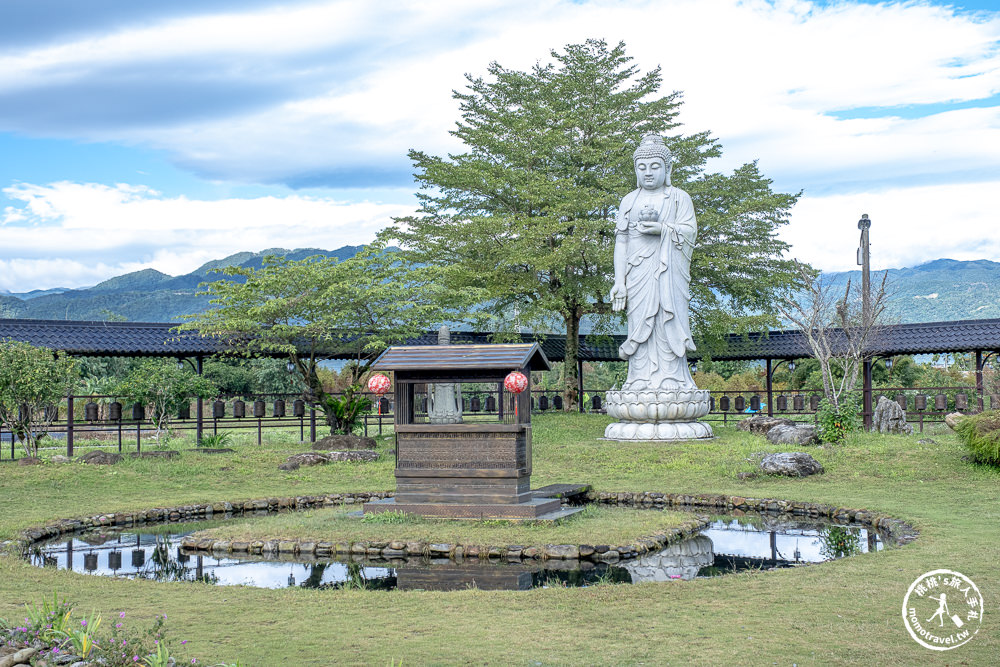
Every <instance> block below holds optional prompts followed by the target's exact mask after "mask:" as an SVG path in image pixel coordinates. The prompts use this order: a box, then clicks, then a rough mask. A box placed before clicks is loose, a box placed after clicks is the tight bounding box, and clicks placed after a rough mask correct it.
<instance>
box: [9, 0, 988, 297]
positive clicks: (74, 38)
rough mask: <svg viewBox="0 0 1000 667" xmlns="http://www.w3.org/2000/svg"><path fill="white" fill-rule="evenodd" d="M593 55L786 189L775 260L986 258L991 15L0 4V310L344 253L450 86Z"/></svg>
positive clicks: (567, 5) (447, 113) (761, 6)
mask: <svg viewBox="0 0 1000 667" xmlns="http://www.w3.org/2000/svg"><path fill="white" fill-rule="evenodd" d="M591 37H599V38H605V39H607V40H608V41H611V42H616V41H618V40H623V41H625V42H626V44H627V45H628V52H629V54H630V55H631V56H633V58H634V59H635V62H636V64H637V65H638V66H639V67H640V68H641V69H642V70H643V71H645V70H649V69H652V68H653V67H656V66H658V65H659V66H662V67H663V78H664V85H663V91H664V92H668V91H670V90H681V91H683V92H684V99H685V106H684V108H683V112H682V116H681V120H682V121H683V122H684V124H685V129H686V130H688V131H700V130H710V131H711V132H712V133H713V134H714V136H716V137H717V138H718V139H719V140H720V141H721V143H722V145H723V147H724V149H725V155H724V157H723V158H722V159H720V160H717V161H716V163H714V164H713V165H711V168H712V169H714V170H720V171H726V170H730V169H733V168H735V167H736V166H738V165H739V164H742V163H744V162H747V161H750V160H758V161H759V163H760V166H761V168H762V170H763V171H764V173H765V174H767V175H768V176H769V177H770V178H772V179H773V180H774V183H775V186H776V187H777V188H779V189H782V190H784V191H790V192H798V191H802V192H803V197H802V199H801V201H800V203H799V204H798V205H797V206H796V207H795V209H794V211H793V213H792V222H791V223H790V224H789V225H788V226H787V228H785V229H784V230H783V231H782V236H783V237H784V238H785V239H786V240H788V241H789V242H790V243H792V244H793V250H792V254H793V255H794V256H797V257H799V258H801V259H803V260H806V261H808V262H811V263H813V264H814V265H816V266H818V267H821V268H824V269H828V270H844V269H850V268H852V266H853V262H854V247H855V245H856V243H857V228H856V221H857V219H858V217H859V216H860V214H861V213H868V214H869V215H870V216H871V217H872V220H873V227H872V239H873V254H874V261H875V263H876V266H884V267H893V266H895V267H898V266H912V265H915V264H918V263H920V262H923V261H927V260H930V259H934V258H937V257H942V256H947V257H953V258H956V259H979V258H986V259H992V260H998V261H1000V234H998V233H997V232H996V231H995V229H996V228H997V227H1000V224H998V223H1000V221H998V220H997V217H998V216H997V214H996V213H995V209H996V204H995V199H996V197H997V193H998V192H1000V6H998V2H996V1H994V2H984V1H979V2H965V3H955V4H945V3H933V2H919V1H918V2H902V3H897V2H882V3H876V2H843V1H837V2H804V1H797V0H785V1H775V2H766V1H764V0H747V1H745V2H740V1H738V0H671V1H665V0H658V1H651V0H632V1H625V0H591V1H583V2H569V1H568V0H531V1H528V0H503V1H501V0H492V1H491V0H484V1H482V2H475V3H469V2H464V1H461V2H460V1H458V0H439V1H436V2H434V3H412V2H393V1H389V2H383V3H377V4H376V3H369V2H363V1H360V0H347V1H341V2H333V1H322V0H298V1H296V0H285V1H284V2H275V1H273V0H227V1H224V0H172V1H171V2H162V1H160V0H88V2H86V3H81V2H78V1H77V0H4V1H3V2H0V290H9V291H14V292H20V291H28V290H31V289H36V288H40V289H44V288H51V287H56V286H67V287H77V286H85V285H91V284H94V283H96V282H99V281H100V280H103V279H105V278H107V277H110V276H112V275H117V274H120V273H123V272H126V271H131V270H137V269H141V268H148V267H152V268H156V269H158V270H161V271H164V272H167V273H171V274H174V275H177V274H181V273H185V272H187V271H190V270H192V269H194V268H196V267H197V266H199V265H200V264H201V263H203V262H204V261H206V260H208V259H214V258H218V257H221V256H224V255H226V254H229V253H232V252H236V251H239V250H261V249H265V248H271V247H276V246H284V247H326V248H336V247H339V246H342V245H345V244H358V243H364V242H367V241H369V240H371V238H372V237H373V236H374V234H375V233H376V232H377V231H378V230H379V229H381V228H382V227H384V226H385V225H386V224H388V223H389V220H390V218H391V217H392V216H394V215H405V214H407V213H409V212H411V211H412V210H413V208H414V206H415V199H414V196H413V194H414V190H415V188H414V186H413V182H412V176H411V172H412V170H411V167H410V164H409V162H408V160H407V158H406V151H407V150H408V149H410V148H416V149H420V150H424V151H427V152H430V153H435V154H442V153H446V152H448V151H454V150H457V149H458V146H457V145H456V144H455V143H454V139H453V138H452V137H451V136H450V135H449V134H448V131H449V130H450V129H451V128H452V127H453V125H454V122H455V119H456V118H457V116H458V112H457V104H456V103H455V101H454V100H453V99H452V97H451V91H452V90H453V89H457V88H461V87H462V86H463V85H464V77H463V75H464V74H465V73H466V72H469V73H473V74H482V73H484V72H485V70H486V67H487V65H488V63H489V62H490V61H493V60H496V61H498V62H500V63H501V64H503V65H505V66H507V67H516V68H527V67H530V66H531V65H532V64H534V63H535V62H536V61H539V60H546V59H547V58H548V52H549V50H550V49H551V48H558V47H560V46H562V45H564V44H567V43H571V42H581V41H583V40H585V39H587V38H591Z"/></svg>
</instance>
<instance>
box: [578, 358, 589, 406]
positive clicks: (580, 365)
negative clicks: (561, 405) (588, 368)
mask: <svg viewBox="0 0 1000 667" xmlns="http://www.w3.org/2000/svg"><path fill="white" fill-rule="evenodd" d="M576 383H577V392H576V395H577V398H578V399H579V400H578V401H577V402H578V403H579V404H580V412H586V411H587V408H586V406H585V405H584V400H583V359H577V360H576Z"/></svg>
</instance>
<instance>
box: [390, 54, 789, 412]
mask: <svg viewBox="0 0 1000 667" xmlns="http://www.w3.org/2000/svg"><path fill="white" fill-rule="evenodd" d="M551 55H552V62H549V63H545V64H537V65H535V66H534V67H533V68H532V69H531V70H529V71H518V70H512V69H507V68H505V67H503V66H501V65H500V64H498V63H492V64H491V65H490V66H489V68H488V70H487V77H474V76H469V75H467V79H468V86H467V89H466V90H465V91H456V92H455V93H454V96H455V98H456V99H457V100H458V101H459V104H460V109H461V120H459V121H458V123H457V127H456V129H455V130H454V131H453V132H452V134H453V135H454V136H455V137H457V138H458V139H459V140H460V141H461V142H462V143H463V144H464V151H463V152H462V153H458V154H455V155H449V156H447V157H437V156H433V155H428V154H426V153H424V152H421V151H418V150H411V151H410V153H409V155H410V158H411V160H412V161H413V163H414V165H415V168H416V174H415V178H416V180H417V182H418V183H419V184H420V188H421V191H420V192H419V193H418V195H417V196H418V198H419V201H420V210H419V213H418V214H417V215H415V216H412V217H406V218H400V219H397V220H396V224H395V225H394V226H393V227H391V228H390V229H389V230H388V231H387V237H388V238H390V239H392V240H393V241H394V242H397V243H399V244H401V245H402V247H403V249H404V252H405V253H406V256H407V257H408V258H409V259H411V260H412V261H415V262H420V263H425V264H431V265H452V266H455V267H460V270H457V271H453V272H451V273H450V274H449V276H450V277H451V278H453V279H454V282H452V283H451V284H450V285H449V287H451V288H452V289H456V290H462V289H467V288H469V287H471V286H476V287H482V288H484V289H485V290H486V291H487V292H488V294H489V300H488V302H487V303H486V305H485V307H484V308H483V310H481V311H480V314H481V315H492V316H493V317H494V321H493V324H494V326H497V327H500V328H503V327H505V326H506V327H508V328H512V327H516V326H518V325H520V326H526V327H533V328H535V329H536V330H540V329H543V328H544V327H546V326H551V325H552V324H553V320H555V321H556V325H555V327H554V328H555V329H556V330H559V331H561V332H565V334H566V372H565V374H564V378H565V380H564V381H565V390H564V392H565V398H566V400H565V406H566V409H572V408H573V406H574V405H575V404H576V401H577V398H578V397H577V395H576V393H577V379H578V378H577V366H576V361H577V356H578V344H577V341H578V335H579V332H580V323H581V319H582V318H584V317H585V316H590V317H592V318H593V319H594V321H595V324H596V325H597V327H598V328H599V329H600V328H601V326H602V325H605V326H606V325H608V324H610V323H611V322H612V321H613V319H612V314H611V308H610V304H609V299H608V291H609V289H610V287H611V276H612V274H613V269H612V250H613V246H614V226H613V223H612V220H613V218H614V215H615V213H616V211H617V207H618V203H619V201H620V200H621V198H622V196H623V195H624V194H625V193H627V192H629V191H630V190H632V189H634V188H635V187H636V180H635V174H634V169H633V165H632V152H633V150H634V149H635V146H636V145H637V143H638V141H639V139H640V138H641V136H642V135H643V134H645V133H647V132H656V133H660V134H661V135H664V136H665V137H666V140H667V144H668V146H669V147H670V149H671V150H672V152H673V154H674V156H675V158H676V162H675V164H674V166H673V183H674V184H675V185H677V186H679V187H681V188H682V189H684V190H686V191H687V192H688V193H689V194H690V195H691V196H692V199H693V200H694V205H695V210H696V212H697V214H698V223H699V231H698V244H697V246H696V248H695V251H694V257H693V260H692V267H691V272H692V285H691V289H692V302H691V313H692V325H693V328H694V332H695V335H696V337H697V338H698V339H699V344H701V345H706V344H707V345H708V346H709V347H711V346H713V345H717V344H719V341H721V340H722V339H723V336H724V334H726V333H729V332H731V331H734V330H735V331H738V330H740V329H750V328H754V327H759V326H763V325H765V324H768V323H770V322H772V321H773V316H772V315H771V313H773V309H771V308H770V305H771V304H772V303H773V302H774V301H775V300H776V299H777V298H778V296H779V294H780V293H781V292H782V291H783V290H784V288H785V287H786V286H787V285H788V284H790V282H791V280H792V278H793V276H794V271H793V267H792V265H791V264H789V263H788V262H786V261H785V260H783V259H782V258H781V256H782V253H783V252H784V251H785V249H786V248H787V245H786V244H785V243H783V242H781V241H780V240H778V239H777V238H776V236H775V232H776V230H777V229H778V228H779V227H780V226H781V225H782V224H784V223H786V222H787V216H788V211H789V209H790V207H791V206H792V205H793V204H794V203H795V200H796V195H789V194H779V193H775V192H773V191H772V190H771V182H770V181H769V180H768V179H766V178H764V177H763V176H762V175H761V173H760V172H759V170H758V169H757V165H756V164H755V163H750V164H745V165H743V166H741V167H739V168H738V169H736V170H735V171H734V172H733V173H732V174H728V175H727V174H718V173H706V172H705V170H706V163H707V162H708V160H709V159H710V158H715V157H718V156H720V155H721V152H722V151H721V148H720V146H719V144H718V142H717V141H716V140H715V139H713V138H712V137H711V136H710V135H709V133H707V132H698V133H694V134H684V133H681V132H680V131H679V123H678V121H677V116H678V113H679V111H680V106H681V96H680V93H678V92H673V93H670V94H666V95H661V94H660V93H659V90H660V85H661V82H662V77H661V73H660V69H659V68H656V69H653V70H651V71H649V72H645V73H640V71H639V68H638V67H637V66H636V65H634V64H632V63H631V58H630V57H628V56H627V55H626V53H625V45H624V44H621V43H619V44H618V45H616V46H614V47H609V46H608V44H607V43H605V42H604V41H600V40H588V41H587V42H586V43H584V44H570V45H568V46H566V47H565V49H564V50H562V51H561V52H560V51H553V52H552V54H551ZM613 317H619V315H617V314H616V315H614V316H613Z"/></svg>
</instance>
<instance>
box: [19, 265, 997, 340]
mask: <svg viewBox="0 0 1000 667" xmlns="http://www.w3.org/2000/svg"><path fill="white" fill-rule="evenodd" d="M359 250H361V246H344V247H342V248H338V249H337V250H321V249H318V248H298V249H295V250H286V249H284V248H271V249H268V250H262V251H261V252H240V253H236V254H235V255H230V256H229V257H225V258H223V259H219V260H214V261H211V262H208V263H206V264H204V265H202V266H200V267H198V268H197V269H196V270H195V271H192V272H191V273H188V274H185V275H182V276H171V275H168V274H166V273H162V272H160V271H156V270H155V269H143V270H142V271H135V272H133V273H127V274H125V275H121V276H116V277H114V278H110V279H108V280H105V281H104V282H102V283H100V284H98V285H94V286H93V287H87V288H78V289H62V288H56V289H48V290H34V291H31V292H26V293H20V294H16V293H15V294H11V293H5V292H0V317H8V318H10V317H18V318H33V319H43V320H97V321H101V320H109V319H114V320H121V319H124V320H128V321H131V322H176V321H178V318H179V317H181V316H183V315H189V314H192V313H198V312H201V311H203V310H205V309H206V308H208V306H209V303H208V297H206V296H198V295H197V292H198V291H199V289H198V284H199V283H202V282H205V281H207V280H212V279H214V278H215V276H214V275H213V274H212V273H211V271H212V270H213V269H220V268H223V267H226V266H243V267H252V268H259V267H260V266H261V265H262V263H263V258H264V256H265V255H284V256H286V257H287V258H289V259H294V260H298V259H304V258H306V257H310V256H313V255H323V256H327V257H336V258H338V259H341V260H343V259H347V258H349V257H352V256H354V255H355V254H356V253H357V252H358V251H359ZM881 275H882V272H880V271H875V272H873V273H872V284H873V285H874V286H877V284H878V282H879V281H880V280H881ZM822 279H823V282H824V284H827V285H829V286H830V288H831V290H833V291H834V293H835V294H836V293H837V291H840V292H842V291H843V289H844V287H845V285H846V283H847V280H851V281H852V283H853V284H857V283H859V282H860V280H861V272H860V271H847V272H840V273H824V274H823V277H822ZM887 284H888V288H889V294H890V299H889V307H888V315H889V321H890V322H900V323H903V324H906V323H912V322H940V321H948V320H967V319H984V318H1000V263H998V262H991V261H989V260H985V259H981V260H976V261H957V260H953V259H936V260H933V261H931V262H927V263H925V264H921V265H919V266H915V267H913V268H903V269H889V270H888V280H887Z"/></svg>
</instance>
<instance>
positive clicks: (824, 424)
mask: <svg viewBox="0 0 1000 667" xmlns="http://www.w3.org/2000/svg"><path fill="white" fill-rule="evenodd" d="M816 420H817V422H818V423H819V429H818V434H819V439H820V440H822V441H823V442H829V443H832V444H835V445H841V444H843V443H844V440H845V439H846V438H847V434H848V433H850V432H851V431H856V430H857V429H858V428H859V427H860V425H861V415H860V411H859V410H858V404H857V402H855V401H853V400H850V399H847V398H844V397H841V401H840V405H839V406H838V407H834V405H833V402H832V401H831V400H830V399H829V398H824V399H822V400H821V401H820V402H819V409H818V410H817V411H816Z"/></svg>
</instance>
